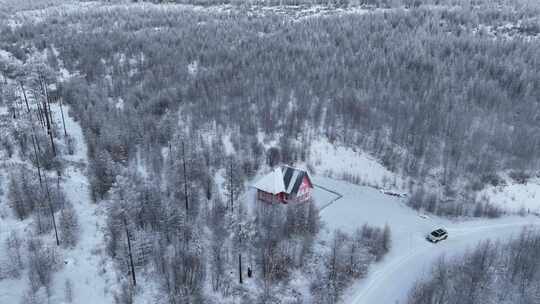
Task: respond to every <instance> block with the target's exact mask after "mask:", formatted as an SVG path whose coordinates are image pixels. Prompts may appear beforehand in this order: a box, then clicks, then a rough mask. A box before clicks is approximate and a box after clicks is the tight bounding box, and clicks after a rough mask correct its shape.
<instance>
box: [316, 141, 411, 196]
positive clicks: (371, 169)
mask: <svg viewBox="0 0 540 304" xmlns="http://www.w3.org/2000/svg"><path fill="white" fill-rule="evenodd" d="M309 164H310V165H311V166H312V167H313V168H315V171H316V172H317V174H319V175H326V176H331V177H334V178H336V179H342V178H343V177H344V176H349V177H358V178H359V180H360V181H361V183H362V184H365V185H370V186H377V187H383V188H390V189H396V190H398V189H401V188H402V185H403V180H402V178H401V177H399V176H398V175H397V174H395V173H393V172H391V171H390V170H388V169H387V168H385V167H384V166H383V165H382V164H381V163H380V162H379V160H377V159H376V158H374V157H372V156H371V155H369V154H368V153H365V152H363V151H361V150H355V149H352V148H350V147H345V146H341V145H335V144H332V143H330V142H328V140H327V139H326V138H320V139H319V140H316V141H313V142H312V144H311V148H310V159H309Z"/></svg>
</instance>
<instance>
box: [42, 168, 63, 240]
mask: <svg viewBox="0 0 540 304" xmlns="http://www.w3.org/2000/svg"><path fill="white" fill-rule="evenodd" d="M45 190H46V191H47V200H48V201H49V211H50V212H51V218H52V222H53V227H54V235H55V237H56V246H60V239H59V238H58V229H57V228H56V218H55V217H54V208H53V206H52V201H51V193H50V191H49V184H48V182H47V179H45Z"/></svg>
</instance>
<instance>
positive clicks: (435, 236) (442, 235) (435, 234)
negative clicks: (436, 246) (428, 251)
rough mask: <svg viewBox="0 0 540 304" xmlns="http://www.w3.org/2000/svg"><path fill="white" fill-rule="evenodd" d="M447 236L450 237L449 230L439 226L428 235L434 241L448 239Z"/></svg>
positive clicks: (427, 237)
mask: <svg viewBox="0 0 540 304" xmlns="http://www.w3.org/2000/svg"><path fill="white" fill-rule="evenodd" d="M447 238H448V231H446V230H445V229H444V228H439V229H437V230H434V231H432V232H431V233H430V234H428V235H427V236H426V239H427V240H428V241H430V242H432V243H438V242H440V241H442V240H446V239H447Z"/></svg>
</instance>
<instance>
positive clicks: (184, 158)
mask: <svg viewBox="0 0 540 304" xmlns="http://www.w3.org/2000/svg"><path fill="white" fill-rule="evenodd" d="M182 166H183V169H184V197H185V200H186V213H187V211H188V210H189V198H188V180H187V171H186V150H185V149H184V141H182Z"/></svg>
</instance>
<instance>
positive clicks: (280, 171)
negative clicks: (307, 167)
mask: <svg viewBox="0 0 540 304" xmlns="http://www.w3.org/2000/svg"><path fill="white" fill-rule="evenodd" d="M253 187H254V188H256V189H257V199H259V200H261V201H264V202H270V203H273V202H280V203H284V204H287V203H293V202H295V203H296V202H299V203H301V202H306V201H309V200H310V199H311V189H313V183H312V182H311V178H310V177H309V174H308V173H307V172H306V171H304V170H301V169H297V168H293V167H289V166H281V167H279V168H276V169H274V170H272V172H270V173H269V174H267V175H265V176H264V177H263V178H261V179H260V180H259V181H258V182H257V183H255V185H253Z"/></svg>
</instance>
